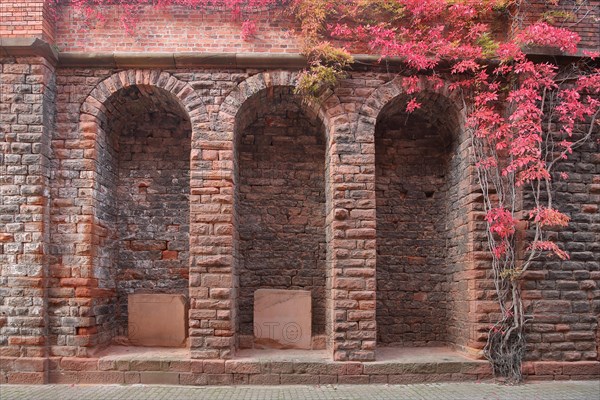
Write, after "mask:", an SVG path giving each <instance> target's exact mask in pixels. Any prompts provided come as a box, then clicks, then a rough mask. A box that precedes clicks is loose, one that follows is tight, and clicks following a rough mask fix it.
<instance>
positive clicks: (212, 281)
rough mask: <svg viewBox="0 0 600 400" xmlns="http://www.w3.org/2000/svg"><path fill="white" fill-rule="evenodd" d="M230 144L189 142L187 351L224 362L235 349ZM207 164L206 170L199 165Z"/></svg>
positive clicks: (221, 142)
mask: <svg viewBox="0 0 600 400" xmlns="http://www.w3.org/2000/svg"><path fill="white" fill-rule="evenodd" d="M232 160H233V143H232V142H231V141H210V140H209V141H204V140H195V139H192V159H191V168H192V172H191V179H190V190H191V196H190V299H191V303H190V347H191V355H192V358H204V359H207V358H230V357H232V356H233V351H234V345H235V336H234V335H235V331H236V329H235V321H236V319H235V312H236V311H235V310H236V306H235V299H236V291H235V287H236V285H235V279H234V278H235V277H234V269H233V268H234V256H233V255H234V236H233V231H234V230H233V218H234V217H233V161H232ZM207 164H210V165H211V167H210V168H204V167H203V166H205V165H207Z"/></svg>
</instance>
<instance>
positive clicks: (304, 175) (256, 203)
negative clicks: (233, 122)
mask: <svg viewBox="0 0 600 400" xmlns="http://www.w3.org/2000/svg"><path fill="white" fill-rule="evenodd" d="M300 102H301V99H299V98H298V97H297V96H295V95H294V94H293V88H290V87H282V88H277V89H276V90H274V91H273V92H267V91H265V92H262V93H260V94H258V95H255V97H253V98H252V99H251V100H248V102H247V103H246V104H245V105H244V110H247V111H246V112H245V111H244V110H242V111H240V114H241V115H240V117H238V120H239V121H238V127H239V128H238V129H239V130H238V132H237V133H236V134H237V135H238V138H237V140H239V141H240V144H239V147H238V157H239V194H238V201H239V203H238V205H237V207H238V213H239V225H238V232H239V240H240V244H239V250H238V251H239V253H240V263H239V274H240V297H239V304H240V315H239V318H240V333H241V334H250V335H251V334H252V333H253V329H252V326H253V325H252V321H253V318H252V315H253V303H254V291H255V290H256V289H259V288H273V289H303V290H310V291H311V293H312V326H313V333H315V334H322V333H324V332H325V301H326V299H325V253H326V251H325V176H324V169H325V139H324V134H323V127H322V125H321V123H320V122H319V121H318V120H316V121H315V120H314V118H313V120H311V119H309V118H308V117H307V116H306V115H305V113H304V112H303V109H302V106H301V105H300ZM244 119H246V121H244Z"/></svg>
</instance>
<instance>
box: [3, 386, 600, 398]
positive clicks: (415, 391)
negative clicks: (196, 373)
mask: <svg viewBox="0 0 600 400" xmlns="http://www.w3.org/2000/svg"><path fill="white" fill-rule="evenodd" d="M0 399H2V400H21V399H27V400H42V399H43V400H46V399H48V400H113V399H115V400H116V399H127V400H137V399H140V400H159V399H160V400H162V399H164V400H184V399H190V400H191V399H194V400H204V399H206V400H208V399H210V400H220V399H231V400H242V399H243V400H275V399H277V400H288V399H302V400H313V399H314V400H329V399H340V400H341V399H344V400H353V399H356V400H375V399H377V400H387V399H415V400H416V399H419V400H421V399H423V400H425V399H426V400H436V399H443V400H460V399H465V400H467V399H468V400H474V399H489V400H491V399H496V400H504V399H527V400H536V399H539V400H542V399H543V400H571V399H591V400H597V399H600V381H562V382H561V381H555V382H541V383H529V384H525V385H520V386H503V385H497V384H491V383H432V384H422V385H322V386H228V387H217V386H207V387H189V386H187V387H186V386H144V385H131V386H119V385H44V386H25V385H2V386H0Z"/></svg>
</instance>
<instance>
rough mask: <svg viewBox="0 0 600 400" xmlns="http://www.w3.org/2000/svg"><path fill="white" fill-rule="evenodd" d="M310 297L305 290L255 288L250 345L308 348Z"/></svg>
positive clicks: (309, 342) (310, 314) (310, 318)
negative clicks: (252, 331) (252, 336)
mask: <svg viewBox="0 0 600 400" xmlns="http://www.w3.org/2000/svg"><path fill="white" fill-rule="evenodd" d="M311 320H312V309H311V294H310V291H308V290H284V289H258V290H257V291H256V292H254V345H255V346H256V347H259V348H260V347H264V348H275V349H310V346H311V334H312V332H311V330H312V326H311Z"/></svg>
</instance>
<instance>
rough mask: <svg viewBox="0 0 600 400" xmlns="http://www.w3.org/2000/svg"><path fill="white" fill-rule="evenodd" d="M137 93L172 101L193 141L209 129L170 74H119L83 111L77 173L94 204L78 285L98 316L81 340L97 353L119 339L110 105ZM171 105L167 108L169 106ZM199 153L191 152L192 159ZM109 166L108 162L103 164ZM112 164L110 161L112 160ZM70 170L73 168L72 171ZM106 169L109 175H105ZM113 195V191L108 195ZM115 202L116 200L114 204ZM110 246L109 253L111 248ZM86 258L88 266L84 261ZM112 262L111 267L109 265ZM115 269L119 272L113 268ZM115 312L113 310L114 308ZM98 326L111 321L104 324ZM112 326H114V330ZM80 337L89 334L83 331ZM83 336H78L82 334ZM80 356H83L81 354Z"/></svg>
mask: <svg viewBox="0 0 600 400" xmlns="http://www.w3.org/2000/svg"><path fill="white" fill-rule="evenodd" d="M132 87H137V88H138V89H139V90H140V91H141V92H142V93H143V92H144V91H145V90H146V91H147V90H149V89H151V90H153V91H154V92H156V93H157V94H158V96H157V98H158V100H157V101H158V102H159V103H162V102H164V100H165V99H167V100H168V102H169V103H170V105H171V107H177V108H178V110H177V112H178V113H179V112H180V115H181V117H182V118H185V119H187V121H189V122H187V123H189V124H190V128H191V140H192V142H193V140H194V138H198V137H200V136H201V135H202V133H203V130H204V129H206V128H207V124H206V122H207V121H208V114H207V111H206V108H205V106H204V103H203V101H202V99H201V97H200V96H199V95H198V94H197V93H196V92H195V91H194V89H193V88H192V87H191V86H190V85H189V84H188V83H187V82H184V81H182V80H180V79H178V78H176V77H175V76H173V75H172V74H170V73H167V72H163V71H159V70H141V69H139V70H125V71H121V72H118V73H114V74H112V75H110V76H109V77H107V78H105V79H104V80H102V81H101V82H99V83H98V84H96V85H95V86H94V87H93V88H92V89H91V90H90V92H89V94H88V96H87V97H86V99H85V100H84V102H83V103H82V104H81V106H80V108H79V111H80V112H79V135H80V138H81V139H82V141H81V144H80V148H81V149H82V150H83V151H84V155H83V159H82V160H81V161H80V164H81V165H77V166H75V167H74V168H76V169H77V170H78V171H77V172H78V173H79V174H80V176H82V177H86V178H87V179H89V180H90V181H91V187H90V189H89V190H90V195H89V199H87V198H86V199H84V201H85V202H86V203H85V205H86V207H82V209H81V211H80V214H81V220H82V221H85V223H86V229H85V230H84V231H82V238H81V239H80V240H81V242H82V244H81V245H80V246H81V250H79V249H76V252H77V253H76V254H77V257H78V260H79V261H78V262H79V263H80V264H82V265H85V267H86V269H85V271H86V272H85V275H83V273H82V277H85V278H86V279H85V280H81V281H79V282H78V283H77V285H81V286H77V288H80V289H81V290H80V293H82V294H81V297H83V298H86V297H87V298H88V299H89V302H90V303H91V304H94V305H95V306H96V309H97V310H103V311H98V312H97V313H96V315H94V317H95V318H94V319H95V322H93V321H92V319H91V318H90V321H91V322H90V325H89V326H82V327H81V328H85V329H87V330H89V331H90V332H92V333H91V334H90V335H88V336H89V338H87V340H86V342H85V343H84V342H83V341H81V340H80V342H81V343H82V345H81V346H82V347H93V346H95V345H103V344H106V343H109V342H110V340H111V338H112V336H113V335H115V332H117V330H116V325H114V321H113V322H110V321H111V320H114V318H111V315H113V314H114V312H115V308H114V307H116V303H115V300H114V299H115V296H116V291H117V289H116V279H115V276H116V275H115V270H106V268H108V267H107V266H110V265H112V264H111V261H110V260H109V259H107V258H106V257H107V256H106V254H108V253H110V252H111V251H110V250H108V249H109V248H111V246H113V244H107V243H111V240H112V236H111V235H114V233H111V232H110V230H109V229H107V225H105V221H104V220H103V218H102V215H103V213H104V211H103V209H104V207H105V204H106V203H104V202H105V201H106V200H103V199H106V198H107V197H110V196H109V195H107V186H106V185H105V183H106V182H107V181H109V180H110V179H111V178H108V177H106V176H104V174H105V172H106V171H105V168H104V167H102V165H101V164H102V163H103V162H106V159H104V158H103V157H104V156H103V154H106V153H107V151H106V149H107V144H108V137H107V135H108V131H107V122H108V119H110V118H111V114H112V113H114V112H115V110H114V109H113V107H114V105H113V104H111V99H113V98H114V97H115V96H117V95H118V94H119V93H121V92H122V91H123V90H125V89H128V88H132ZM164 104H167V103H164ZM193 152H194V150H193V149H192V154H190V157H193ZM103 160H104V161H103ZM109 160H110V158H109ZM68 168H71V167H68ZM103 168H104V169H103ZM108 192H109V193H110V190H108ZM109 201H112V200H109ZM107 246H109V247H107ZM83 258H86V260H83ZM107 260H108V261H107ZM111 268H114V267H111ZM111 307H112V308H111ZM99 321H109V322H104V323H101V322H99ZM111 324H112V325H111ZM78 330H79V331H80V332H81V331H85V330H82V329H78ZM78 335H79V333H78ZM81 354H84V353H83V352H81Z"/></svg>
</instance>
